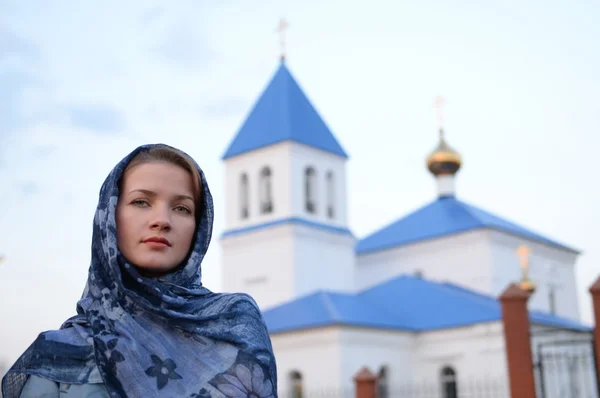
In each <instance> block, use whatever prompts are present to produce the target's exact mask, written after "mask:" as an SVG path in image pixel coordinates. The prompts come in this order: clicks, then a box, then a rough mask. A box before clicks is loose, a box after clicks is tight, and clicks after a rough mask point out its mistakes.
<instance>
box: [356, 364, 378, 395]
mask: <svg viewBox="0 0 600 398" xmlns="http://www.w3.org/2000/svg"><path fill="white" fill-rule="evenodd" d="M354 385H355V386H356V398H377V376H375V375H374V374H373V373H372V372H371V371H370V370H369V368H367V367H363V368H362V369H360V370H359V371H358V373H357V374H356V375H355V376H354Z"/></svg>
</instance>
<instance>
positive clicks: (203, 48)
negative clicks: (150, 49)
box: [156, 24, 218, 66]
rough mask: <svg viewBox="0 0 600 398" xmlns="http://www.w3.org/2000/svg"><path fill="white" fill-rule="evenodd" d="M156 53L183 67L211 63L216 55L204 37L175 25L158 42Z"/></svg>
mask: <svg viewBox="0 0 600 398" xmlns="http://www.w3.org/2000/svg"><path fill="white" fill-rule="evenodd" d="M156 52H157V54H158V55H159V56H160V57H161V58H164V59H165V60H167V61H174V62H175V63H178V64H180V65H184V66H197V65H203V64H206V63H209V62H213V61H214V60H215V59H216V58H217V55H218V53H217V52H216V51H215V50H214V49H213V48H211V47H210V45H209V44H208V42H207V41H206V40H205V37H204V35H201V34H199V33H195V32H194V31H192V30H191V29H187V28H184V27H183V26H182V25H177V24H174V25H173V26H172V27H171V28H170V30H169V32H168V33H167V35H166V36H164V38H163V39H162V40H161V41H160V42H159V44H158V46H157V47H156Z"/></svg>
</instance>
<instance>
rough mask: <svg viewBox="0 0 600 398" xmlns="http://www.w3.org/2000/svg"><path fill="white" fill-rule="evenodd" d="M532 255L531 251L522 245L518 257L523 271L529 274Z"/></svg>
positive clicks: (518, 250)
mask: <svg viewBox="0 0 600 398" xmlns="http://www.w3.org/2000/svg"><path fill="white" fill-rule="evenodd" d="M530 254H531V249H530V248H528V247H527V246H525V245H521V246H519V248H518V249H517V255H518V256H519V260H520V261H521V269H522V270H523V271H524V272H527V271H528V269H529V255H530Z"/></svg>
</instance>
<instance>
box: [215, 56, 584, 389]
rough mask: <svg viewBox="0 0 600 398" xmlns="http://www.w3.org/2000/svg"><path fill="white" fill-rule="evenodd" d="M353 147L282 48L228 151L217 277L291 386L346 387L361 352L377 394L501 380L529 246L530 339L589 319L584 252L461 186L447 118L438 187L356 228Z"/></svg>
mask: <svg viewBox="0 0 600 398" xmlns="http://www.w3.org/2000/svg"><path fill="white" fill-rule="evenodd" d="M347 159H348V156H347V154H346V152H345V150H344V149H343V147H342V145H341V144H340V143H339V141H338V140H337V138H336V137H335V136H334V135H333V134H332V132H331V131H330V130H329V128H328V127H327V126H326V125H325V123H324V122H323V121H322V119H321V118H320V117H319V115H318V112H317V111H316V110H315V109H314V108H313V106H312V105H311V103H310V101H309V100H308V99H307V97H306V96H305V94H304V93H303V91H302V89H301V88H300V86H299V85H298V83H297V82H296V80H295V79H294V77H293V76H292V75H291V73H290V71H289V69H288V67H287V65H286V63H285V62H282V63H281V64H280V66H279V68H278V70H277V71H276V73H275V74H274V76H273V77H272V79H271V81H270V82H269V83H268V85H267V87H266V89H265V90H264V91H263V93H262V94H261V95H260V96H259V98H258V100H257V102H256V104H255V105H254V107H253V109H252V110H251V111H250V113H249V115H248V117H247V118H246V120H245V122H244V123H243V125H242V126H241V128H240V129H239V131H238V132H237V134H236V135H235V137H234V138H233V140H232V141H231V143H230V145H229V147H228V148H227V150H226V152H225V154H224V156H223V161H224V164H225V179H226V184H225V187H226V192H225V197H226V220H225V224H226V226H225V231H224V233H223V235H222V236H221V247H222V259H223V263H222V272H223V278H222V280H223V283H224V285H223V290H224V291H236V292H247V293H249V294H251V295H252V296H253V297H254V298H255V299H256V301H257V302H258V304H259V305H260V307H261V309H262V310H263V312H264V316H265V320H266V322H267V325H268V327H269V330H270V334H271V338H272V341H273V346H274V350H275V354H276V358H277V364H278V373H279V375H278V376H279V390H280V396H281V397H310V396H319V394H321V396H352V395H351V392H352V391H353V390H352V389H353V381H352V377H353V376H354V374H356V372H357V371H358V370H359V369H360V368H361V367H363V366H367V367H369V368H370V369H372V370H374V371H376V372H377V373H378V374H379V375H380V380H379V384H380V387H379V388H380V392H381V394H380V395H381V398H385V397H392V396H407V397H408V396H411V395H408V393H406V394H405V395H402V394H401V393H400V391H401V389H402V388H407V389H408V390H411V389H414V388H415V387H414V386H416V385H421V384H419V383H422V386H423V387H422V388H423V389H425V390H427V389H428V390H427V391H430V393H431V394H432V395H427V396H431V397H434V396H435V397H438V396H439V397H447V398H453V397H454V398H455V397H460V396H461V395H460V391H461V383H466V382H464V381H463V379H467V378H471V379H475V380H486V382H487V383H488V387H489V388H490V389H497V391H498V392H497V393H498V395H489V396H490V397H491V396H498V397H500V396H507V395H502V394H505V393H504V392H506V391H507V386H506V383H507V381H506V377H507V375H506V358H505V348H504V340H503V326H502V313H501V309H500V304H499V302H498V300H497V297H498V295H499V294H500V293H501V292H502V291H503V290H504V288H505V287H506V286H507V285H508V284H509V283H511V282H515V281H519V280H521V279H522V270H521V268H520V267H519V258H518V257H517V254H516V251H517V249H518V248H519V247H521V248H523V247H527V248H529V250H531V255H530V256H529V259H528V260H525V259H523V261H524V262H526V264H525V263H524V265H528V264H529V262H530V263H531V264H533V265H534V266H533V268H531V269H530V273H529V278H530V279H531V280H533V281H535V284H536V285H537V287H536V291H535V293H534V294H533V296H532V297H531V299H530V301H529V303H530V308H531V315H530V316H531V324H532V327H533V333H532V339H534V340H535V341H536V344H537V342H538V340H543V339H545V338H547V337H545V336H546V334H544V333H541V332H543V331H548V330H553V331H554V332H556V333H555V334H554V335H553V336H556V335H560V334H562V335H564V336H567V337H568V338H570V339H571V338H579V337H580V336H587V335H588V334H589V332H590V330H591V329H590V328H589V327H588V326H586V325H583V324H581V322H580V317H579V308H578V302H577V293H576V291H577V285H576V281H575V264H576V261H577V257H578V255H579V252H578V251H577V250H576V249H573V248H571V247H569V246H566V245H564V244H562V243H559V242H556V241H553V240H551V239H548V238H546V237H544V236H541V235H539V234H537V233H535V232H532V231H529V230H528V229H526V228H524V227H522V226H519V225H516V224H514V223H512V222H509V221H507V220H503V219H501V218H499V217H497V216H494V215H493V214H490V213H488V212H486V211H485V210H482V209H481V208H478V207H475V206H473V205H471V204H468V203H466V202H463V201H462V200H460V199H458V198H457V197H456V196H455V194H454V178H455V176H456V174H457V173H458V171H459V169H460V167H461V165H462V162H461V158H460V155H459V154H458V153H457V152H456V151H454V150H453V149H452V148H451V147H450V146H448V144H447V143H446V141H445V137H444V135H443V131H441V132H440V142H439V145H438V147H437V148H436V149H435V150H434V151H433V152H432V153H431V154H430V156H429V157H428V158H427V166H428V168H429V170H430V171H431V173H432V174H433V175H434V177H435V179H436V180H437V184H438V196H437V197H436V198H435V199H434V200H433V201H431V202H429V203H426V204H425V205H423V206H422V207H421V208H420V209H417V210H416V211H414V212H412V213H410V214H408V215H405V216H403V217H401V218H399V219H398V220H397V221H395V222H394V223H392V224H390V225H387V226H384V227H382V228H381V229H380V230H378V231H376V232H375V233H373V234H371V235H369V236H366V237H362V238H357V237H355V236H354V234H353V233H352V232H351V230H350V229H349V226H348V217H347V212H348V207H347V185H346V182H347V175H346V173H347ZM537 332H540V334H539V337H538V333H537ZM553 338H554V337H553ZM408 390H407V391H408ZM463 390H464V388H463ZM334 392H337V393H336V394H337V395H333V394H334ZM325 394H332V395H325ZM344 394H346V395H344ZM436 394H437V395H436ZM415 396H417V395H415ZM424 396H425V395H424ZM472 396H476V395H472ZM481 396H486V395H481ZM548 396H552V395H548Z"/></svg>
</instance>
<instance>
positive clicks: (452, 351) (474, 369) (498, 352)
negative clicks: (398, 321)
mask: <svg viewBox="0 0 600 398" xmlns="http://www.w3.org/2000/svg"><path fill="white" fill-rule="evenodd" d="M504 347H505V346H504V335H503V327H502V324H501V322H492V323H485V324H478V325H473V326H469V327H462V328H456V329H445V330H440V331H432V332H424V333H420V334H419V335H418V336H417V337H416V339H415V346H414V349H415V359H416V360H415V362H414V370H413V371H414V376H415V380H423V381H426V383H427V384H432V385H439V384H440V382H441V376H442V375H441V372H442V369H443V368H444V367H446V366H450V367H452V368H453V369H454V371H455V372H456V378H457V380H458V388H459V391H460V390H461V384H463V389H464V390H470V389H472V388H474V387H476V385H477V384H479V385H487V386H490V387H491V386H493V385H497V386H499V387H501V388H502V386H503V387H506V386H507V383H508V381H507V374H508V373H507V368H506V353H505V349H504ZM482 365H483V366H482Z"/></svg>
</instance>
